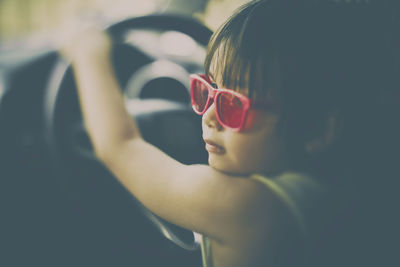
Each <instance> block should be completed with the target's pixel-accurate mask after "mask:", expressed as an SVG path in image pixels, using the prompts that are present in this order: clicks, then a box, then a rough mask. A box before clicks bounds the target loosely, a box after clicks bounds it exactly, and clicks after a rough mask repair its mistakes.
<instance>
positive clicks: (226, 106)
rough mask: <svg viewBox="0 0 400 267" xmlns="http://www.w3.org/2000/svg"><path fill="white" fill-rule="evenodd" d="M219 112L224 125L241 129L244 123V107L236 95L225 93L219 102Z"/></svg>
mask: <svg viewBox="0 0 400 267" xmlns="http://www.w3.org/2000/svg"><path fill="white" fill-rule="evenodd" d="M216 105H217V111H218V115H219V117H220V120H221V121H222V123H224V124H225V125H226V126H228V127H230V128H239V127H240V123H241V121H242V117H243V113H244V106H243V103H242V101H241V99H240V98H239V97H237V96H235V95H234V94H230V93H228V92H223V93H221V94H219V96H218V98H217V100H216Z"/></svg>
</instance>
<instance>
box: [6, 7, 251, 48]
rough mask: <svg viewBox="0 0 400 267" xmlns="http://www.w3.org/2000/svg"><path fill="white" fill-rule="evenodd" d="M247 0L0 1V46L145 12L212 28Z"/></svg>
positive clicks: (28, 43)
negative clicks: (89, 22)
mask: <svg viewBox="0 0 400 267" xmlns="http://www.w3.org/2000/svg"><path fill="white" fill-rule="evenodd" d="M245 2H248V0H191V1H187V0H146V1H143V0H113V1H110V0H0V49H3V50H4V49H12V48H14V49H15V48H16V46H40V45H41V44H43V43H44V42H48V41H49V40H52V39H53V38H59V37H60V35H62V31H59V30H58V29H59V28H60V27H62V26H63V25H64V24H66V23H68V22H69V21H71V20H82V19H91V18H92V19H101V20H102V21H103V22H105V23H112V22H116V21H119V20H122V19H125V18H128V17H133V16H140V15H145V14H149V13H165V12H169V13H175V14H185V15H189V16H195V17H197V18H198V19H199V20H201V21H202V22H203V23H205V24H206V25H207V26H208V27H210V28H211V29H213V30H215V29H216V28H217V27H218V26H219V25H220V24H221V23H222V22H223V21H224V20H225V19H226V18H227V17H228V16H229V15H230V14H232V11H233V10H234V9H236V8H237V7H238V6H240V5H241V4H243V3H245Z"/></svg>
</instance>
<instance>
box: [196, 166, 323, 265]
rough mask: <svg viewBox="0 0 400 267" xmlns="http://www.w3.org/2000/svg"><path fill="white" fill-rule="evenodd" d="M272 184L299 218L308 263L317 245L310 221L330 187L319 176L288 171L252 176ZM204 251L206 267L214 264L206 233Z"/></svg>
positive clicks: (296, 218)
mask: <svg viewBox="0 0 400 267" xmlns="http://www.w3.org/2000/svg"><path fill="white" fill-rule="evenodd" d="M250 178H251V179H255V180H257V181H259V182H260V183H262V184H264V185H265V186H266V187H268V188H269V189H270V190H271V191H272V192H274V193H275V194H277V196H278V197H279V198H280V199H282V200H283V203H284V204H285V205H286V206H287V208H288V210H289V211H290V212H291V213H292V215H293V217H294V219H295V221H296V222H297V224H298V225H299V227H300V229H301V234H302V236H303V239H304V243H305V248H304V249H305V254H306V255H305V261H306V266H308V262H309V258H310V257H311V251H312V248H313V244H312V238H311V234H310V229H311V228H310V227H309V224H310V221H311V220H312V219H311V218H313V217H314V216H315V215H314V214H313V213H315V212H316V205H319V204H318V203H320V202H321V201H320V200H322V199H324V195H325V193H326V190H325V188H324V186H323V185H322V184H321V183H319V182H318V181H317V180H316V179H314V178H312V177H310V176H307V175H305V174H301V173H294V172H287V173H283V174H281V175H279V176H276V177H273V178H267V177H265V176H262V175H258V174H257V175H253V176H251V177H250ZM201 253H202V259H203V266H204V267H213V262H212V255H211V246H210V240H209V239H208V238H207V237H206V236H204V235H203V236H202V242H201Z"/></svg>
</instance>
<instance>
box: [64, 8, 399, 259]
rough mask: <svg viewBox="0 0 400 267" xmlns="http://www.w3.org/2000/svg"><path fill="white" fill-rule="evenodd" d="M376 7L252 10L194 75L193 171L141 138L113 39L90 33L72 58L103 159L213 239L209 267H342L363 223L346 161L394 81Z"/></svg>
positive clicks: (171, 217) (208, 242)
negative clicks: (349, 230)
mask: <svg viewBox="0 0 400 267" xmlns="http://www.w3.org/2000/svg"><path fill="white" fill-rule="evenodd" d="M369 5H370V3H369V1H365V2H364V1H361V2H360V1H355V2H354V3H347V2H346V3H343V2H341V1H321V3H318V2H317V1H299V0H296V1H295V0H270V1H251V2H250V3H248V4H246V5H244V6H243V7H241V8H240V9H239V10H238V11H237V12H236V13H235V14H234V15H233V16H232V17H231V18H230V19H228V21H227V22H226V23H225V24H224V25H223V26H222V27H220V28H219V29H218V31H217V32H216V33H215V34H214V35H213V37H212V38H211V40H210V45H209V49H208V54H207V58H206V62H205V71H206V74H205V75H192V76H191V90H192V103H193V107H194V109H195V111H196V112H197V113H198V114H201V115H202V127H203V138H204V140H205V142H206V149H207V151H208V153H209V158H208V161H209V166H205V165H192V166H186V165H183V164H181V163H179V162H177V161H176V160H174V159H172V158H170V157H169V156H167V155H165V154H164V153H162V152H161V151H160V150H158V149H157V148H155V147H153V146H152V145H150V144H148V143H146V142H145V141H144V140H143V139H142V138H141V135H140V132H139V129H138V128H137V125H136V124H135V121H133V120H132V118H131V116H129V114H128V113H127V112H126V110H125V108H124V101H123V98H122V95H121V92H120V88H119V85H118V84H117V81H116V79H115V77H114V75H113V69H112V66H111V64H110V61H109V52H110V49H111V42H110V40H109V38H108V37H107V36H106V35H105V34H104V33H99V32H88V33H86V34H85V35H84V36H83V37H81V39H80V40H79V42H78V43H75V44H72V45H70V46H69V47H66V48H65V49H64V51H63V54H64V56H65V57H67V58H68V59H69V60H71V62H72V66H73V69H74V73H75V76H76V79H77V84H78V88H79V96H80V102H81V106H82V111H83V115H84V120H85V123H86V127H87V130H88V133H89V135H90V138H91V140H92V143H93V146H94V149H95V152H96V155H97V156H98V158H99V159H100V160H101V161H102V162H103V163H104V164H105V165H106V166H107V167H108V168H109V169H110V170H111V171H112V172H113V174H114V175H115V176H116V177H117V178H118V179H119V181H120V182H121V183H122V184H123V185H124V186H125V187H126V188H127V189H128V190H129V191H130V192H131V193H132V194H133V195H134V196H135V197H136V198H137V199H138V200H140V201H141V202H142V203H143V204H144V205H145V206H146V207H147V208H148V209H150V210H151V211H153V212H154V213H155V214H157V215H159V216H160V217H162V218H164V219H166V220H168V221H170V222H172V223H174V224H177V225H180V226H182V227H185V228H187V229H191V230H194V231H196V232H199V233H202V234H203V244H202V245H203V246H202V253H203V264H204V266H218V267H221V266H230V267H232V266H331V265H330V264H332V266H344V264H345V263H346V262H342V260H343V258H341V257H342V256H343V257H344V255H341V254H342V253H345V252H343V251H342V250H341V249H340V246H336V245H337V243H335V238H336V237H338V236H339V237H341V236H342V235H344V232H343V231H342V228H341V224H342V223H343V221H345V220H348V219H349V218H350V217H343V214H349V213H351V212H352V210H351V209H350V212H348V213H346V211H347V210H349V209H347V210H346V207H347V206H349V205H350V204H351V203H352V202H351V198H350V196H351V194H347V193H346V192H347V191H351V190H352V187H350V185H351V182H349V181H351V180H346V179H349V177H351V175H354V173H355V170H357V168H358V167H359V165H360V164H361V163H359V162H357V160H352V161H351V164H349V160H350V159H352V158H354V159H356V158H355V157H356V156H357V155H358V154H356V153H357V152H359V149H360V148H362V147H363V145H362V142H357V140H358V139H357V138H358V137H359V134H360V133H361V132H359V131H361V130H360V129H364V128H363V126H364V124H363V123H364V122H366V121H365V120H363V119H360V117H368V118H369V119H371V118H372V117H371V116H372V115H371V114H373V112H370V108H368V107H371V106H370V105H371V104H373V102H371V101H373V99H374V97H370V96H372V95H375V96H376V94H377V92H378V90H377V89H376V88H378V87H385V86H387V85H389V82H388V81H389V80H388V79H391V76H390V74H389V72H390V73H393V67H392V65H390V62H391V61H390V60H389V58H390V55H389V52H387V51H389V46H387V47H386V48H387V49H386V50H385V49H383V47H385V45H386V43H385V40H386V39H384V36H385V34H388V33H387V32H382V28H384V27H381V26H382V25H383V24H382V25H380V24H379V23H384V22H382V20H380V19H381V17H379V18H380V19H378V18H377V17H374V16H375V15H374V14H375V13H374V12H375V11H374V12H372V10H373V8H371V7H370V6H369ZM371 5H372V4H371ZM378 11H380V10H378ZM378 11H376V13H379V12H378ZM354 18H357V19H354ZM378 21H379V23H378ZM377 40H379V41H377ZM378 66H379V68H378ZM388 70H389V72H388ZM390 70H391V71H390ZM372 74H373V75H372ZM383 82H386V84H385V83H383ZM226 88H228V89H226ZM356 101H357V102H356ZM355 104H357V106H355ZM355 107H356V108H355ZM360 114H361V115H362V116H359V115H360ZM370 115H371V116H370ZM357 134H358V135H357ZM367 134H368V133H367V132H365V135H367ZM363 136H364V135H363ZM361 139H362V138H361ZM343 185H349V186H346V189H347V188H349V189H348V190H342V188H343ZM338 196H340V197H338ZM338 214H341V217H340V216H339V215H338ZM341 218H345V219H343V221H342V220H341ZM332 230H333V231H335V232H332ZM328 232H330V233H332V234H331V235H329V233H328ZM339 237H338V238H337V239H338V240H340V238H339ZM327 240H329V242H327ZM343 246H344V244H343ZM333 248H334V249H335V251H334V253H335V254H333V251H330V249H333ZM329 253H332V254H329ZM333 255H334V256H333ZM326 257H331V258H329V259H328V258H326ZM334 260H336V261H334ZM339 263H340V265H336V264H339ZM353 266H360V265H353Z"/></svg>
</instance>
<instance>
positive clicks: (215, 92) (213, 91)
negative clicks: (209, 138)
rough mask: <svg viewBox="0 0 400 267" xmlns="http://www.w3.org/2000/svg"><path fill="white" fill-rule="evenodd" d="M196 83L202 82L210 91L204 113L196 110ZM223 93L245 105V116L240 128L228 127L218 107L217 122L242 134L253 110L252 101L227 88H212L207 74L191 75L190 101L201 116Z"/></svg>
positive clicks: (216, 110)
mask: <svg viewBox="0 0 400 267" xmlns="http://www.w3.org/2000/svg"><path fill="white" fill-rule="evenodd" d="M196 81H200V82H201V83H203V84H204V85H205V86H206V88H207V89H208V98H207V102H206V104H205V106H204V110H203V111H198V110H196V108H195V105H196V103H195V100H194V90H193V89H194V83H195V82H196ZM222 93H228V94H230V95H233V96H235V97H237V98H239V99H240V101H241V102H242V105H243V114H242V117H241V118H240V125H239V126H238V127H230V126H228V125H226V124H225V123H224V122H223V121H222V120H221V117H220V115H219V114H220V112H219V110H218V107H217V105H216V106H215V114H216V117H217V120H218V122H219V124H221V125H222V126H223V127H224V128H228V129H230V130H233V131H236V132H240V131H241V130H243V128H244V125H245V122H246V118H247V115H248V112H249V110H250V108H251V102H250V99H249V98H248V97H246V96H244V95H242V94H240V93H238V92H235V91H233V90H231V89H225V88H221V89H220V88H218V89H217V88H214V87H212V86H211V81H210V79H208V78H207V77H206V75H205V74H191V75H190V99H191V103H192V108H193V110H194V112H196V113H197V114H199V115H203V114H204V113H206V111H207V110H208V108H209V107H210V106H211V105H212V103H213V102H215V100H217V99H218V97H219V96H220V95H221V94H222Z"/></svg>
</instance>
